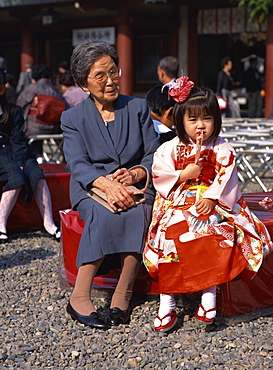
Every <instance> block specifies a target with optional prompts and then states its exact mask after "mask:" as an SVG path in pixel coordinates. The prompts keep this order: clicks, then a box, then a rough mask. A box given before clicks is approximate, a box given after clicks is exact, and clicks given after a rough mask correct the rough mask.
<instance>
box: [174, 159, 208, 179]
mask: <svg viewBox="0 0 273 370" xmlns="http://www.w3.org/2000/svg"><path fill="white" fill-rule="evenodd" d="M201 170H202V164H201V163H200V162H198V163H197V164H195V163H189V164H188V165H187V167H186V168H185V169H184V170H183V171H181V173H180V176H179V179H178V181H179V182H183V181H186V180H188V179H196V178H198V176H199V175H200V172H201Z"/></svg>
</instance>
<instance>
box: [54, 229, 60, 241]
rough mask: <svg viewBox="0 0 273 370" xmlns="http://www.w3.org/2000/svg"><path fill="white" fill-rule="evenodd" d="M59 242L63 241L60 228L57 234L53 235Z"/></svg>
mask: <svg viewBox="0 0 273 370" xmlns="http://www.w3.org/2000/svg"><path fill="white" fill-rule="evenodd" d="M52 236H53V237H54V238H55V240H56V241H57V242H59V241H61V231H60V228H59V227H57V229H56V231H55V233H54V234H53V235H52Z"/></svg>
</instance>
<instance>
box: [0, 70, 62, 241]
mask: <svg viewBox="0 0 273 370" xmlns="http://www.w3.org/2000/svg"><path fill="white" fill-rule="evenodd" d="M5 77H6V71H5V70H4V69H2V68H1V69H0V183H1V185H2V186H3V189H2V196H1V200H0V240H1V241H7V239H8V235H7V229H6V228H7V221H8V217H9V215H10V212H11V210H12V208H13V206H14V205H15V203H16V200H17V198H18V195H19V194H20V193H21V195H22V197H23V199H24V201H25V203H29V202H30V201H31V199H32V195H33V194H34V197H35V200H36V203H37V205H38V208H39V210H40V212H41V215H42V217H43V221H44V227H45V229H46V231H47V232H48V233H49V234H51V235H53V236H54V237H55V238H56V239H57V240H59V239H60V236H61V234H60V230H59V229H58V228H57V226H56V225H55V223H54V221H53V216H52V209H51V198H50V193H49V190H48V187H47V184H46V180H45V178H44V174H43V171H42V169H41V168H39V166H38V164H37V162H36V157H35V154H34V152H33V150H32V148H31V147H30V146H29V145H28V144H27V141H26V139H25V136H24V132H23V129H24V117H23V111H22V108H21V107H19V106H18V105H14V104H12V103H8V101H7V98H6V94H5Z"/></svg>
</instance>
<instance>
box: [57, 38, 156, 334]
mask: <svg viewBox="0 0 273 370" xmlns="http://www.w3.org/2000/svg"><path fill="white" fill-rule="evenodd" d="M71 73H72V76H73V78H74V80H75V83H76V84H77V85H78V86H80V87H82V88H83V90H84V91H86V92H89V93H90V96H89V98H87V99H85V100H84V101H83V102H81V103H80V104H78V105H76V106H75V107H72V108H70V109H68V110H66V111H65V112H63V114H62V118H61V123H62V124H61V128H62V130H63V137H64V146H63V149H64V154H65V158H66V162H67V167H68V169H69V172H70V173H71V180H70V198H71V203H72V207H73V209H76V210H78V212H79V213H80V216H81V219H82V220H83V221H84V222H85V226H84V230H83V234H82V237H81V241H80V245H79V249H78V255H77V266H78V275H77V279H76V283H75V287H74V290H73V292H72V294H71V296H70V301H69V302H68V305H67V312H68V313H69V314H70V315H71V317H72V318H74V319H75V320H77V321H79V322H81V323H83V324H85V325H88V326H90V327H93V328H98V329H107V328H108V327H109V326H116V325H119V324H125V323H128V321H129V320H130V300H131V297H132V293H133V286H134V282H135V279H136V276H137V273H138V271H139V267H140V260H141V253H142V249H143V246H144V241H145V237H146V233H147V229H148V225H149V222H150V216H151V210H152V204H153V199H154V189H153V187H152V186H151V184H150V186H149V187H148V189H147V191H146V193H145V194H146V201H145V202H144V203H142V204H139V205H135V203H134V201H133V199H132V197H131V195H130V194H131V192H130V190H128V189H127V188H126V186H127V185H132V184H135V186H137V187H139V188H143V186H144V184H145V182H146V179H147V177H146V176H147V175H146V171H145V170H144V169H143V168H142V167H137V168H134V169H133V168H132V166H135V165H142V166H144V167H146V169H147V170H148V171H150V168H151V164H152V158H153V153H154V151H155V150H156V148H157V147H158V146H159V138H158V135H157V134H156V132H155V130H154V127H153V121H152V119H151V117H150V111H149V107H148V104H147V102H146V100H145V99H139V98H135V97H131V96H126V95H122V94H119V89H120V76H121V69H120V68H119V56H118V54H117V52H116V50H115V49H114V48H113V47H112V46H111V45H109V44H108V43H106V42H102V41H92V40H87V41H84V42H82V43H81V44H79V45H78V46H76V47H75V49H74V51H73V54H72V57H71ZM109 174H110V175H111V179H109V178H108V177H106V176H107V175H109ZM91 187H96V188H98V189H99V190H101V191H103V192H104V193H105V195H106V198H107V202H108V204H109V207H110V208H111V209H112V210H113V211H117V210H118V209H119V208H121V209H122V210H123V211H124V212H116V213H113V212H111V211H109V210H108V209H107V208H105V207H103V206H102V205H101V204H100V203H99V202H96V201H95V200H94V199H92V198H90V197H89V196H88V194H87V192H88V191H89V190H90V188H91ZM117 267H120V268H121V273H120V276H119V280H118V283H117V286H116V288H115V291H114V293H113V296H112V298H111V303H110V307H109V309H106V310H102V312H101V313H98V312H97V311H96V309H95V307H94V305H93V303H92V300H91V290H92V283H93V279H94V277H95V276H96V275H102V274H103V273H107V272H109V271H110V270H112V269H115V268H117ZM103 315H104V317H105V319H104V318H103Z"/></svg>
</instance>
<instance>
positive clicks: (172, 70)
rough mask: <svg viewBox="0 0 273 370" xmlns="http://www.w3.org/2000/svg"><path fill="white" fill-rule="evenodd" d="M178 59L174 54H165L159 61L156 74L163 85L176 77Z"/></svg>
mask: <svg viewBox="0 0 273 370" xmlns="http://www.w3.org/2000/svg"><path fill="white" fill-rule="evenodd" d="M178 74H179V60H178V59H177V58H176V57H174V56H167V57H164V58H162V59H161V60H160V61H159V64H158V66H157V75H158V79H159V81H160V82H161V83H162V84H163V85H165V84H167V83H169V82H171V81H173V80H175V79H176V78H177V77H178Z"/></svg>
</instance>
